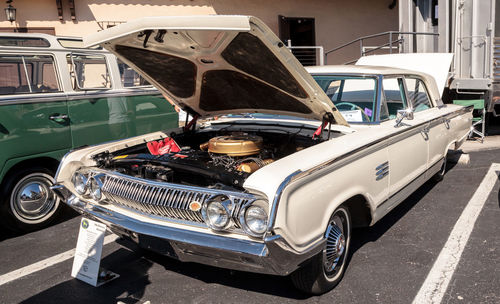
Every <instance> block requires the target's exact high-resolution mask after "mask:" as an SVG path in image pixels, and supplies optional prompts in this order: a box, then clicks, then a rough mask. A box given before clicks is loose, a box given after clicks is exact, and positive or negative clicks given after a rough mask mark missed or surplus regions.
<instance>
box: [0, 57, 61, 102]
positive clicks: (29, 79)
mask: <svg viewBox="0 0 500 304" xmlns="http://www.w3.org/2000/svg"><path fill="white" fill-rule="evenodd" d="M0 71H1V72H0V95H8V94H34V93H53V92H59V91H60V88H59V82H58V81H57V74H56V71H55V68H54V59H53V58H52V56H49V55H37V56H33V55H26V56H16V55H3V56H0Z"/></svg>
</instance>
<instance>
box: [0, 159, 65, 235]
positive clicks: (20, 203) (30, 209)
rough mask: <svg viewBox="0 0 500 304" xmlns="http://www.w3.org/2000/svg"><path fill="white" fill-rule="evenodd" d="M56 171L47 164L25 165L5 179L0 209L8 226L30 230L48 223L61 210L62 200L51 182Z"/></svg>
mask: <svg viewBox="0 0 500 304" xmlns="http://www.w3.org/2000/svg"><path fill="white" fill-rule="evenodd" d="M53 183H54V178H53V172H51V171H50V170H48V169H46V168H42V167H34V168H26V169H22V170H20V171H18V172H16V173H14V174H13V175H11V176H9V177H8V178H7V180H6V182H5V184H4V185H5V188H4V195H3V197H2V198H1V200H2V201H1V206H0V210H1V212H2V217H3V218H4V220H3V221H2V222H3V224H4V226H6V228H7V229H10V230H14V231H20V232H28V231H33V230H36V229H40V228H43V227H46V226H48V225H49V224H50V223H51V222H52V221H53V220H54V219H55V218H56V217H57V216H58V214H59V212H60V209H61V208H60V202H59V198H58V197H57V195H55V193H54V192H52V190H50V186H52V185H53Z"/></svg>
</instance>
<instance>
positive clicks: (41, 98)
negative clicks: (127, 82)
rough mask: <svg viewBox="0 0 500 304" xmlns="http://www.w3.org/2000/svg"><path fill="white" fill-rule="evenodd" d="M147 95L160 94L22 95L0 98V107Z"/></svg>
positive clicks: (146, 92)
mask: <svg viewBox="0 0 500 304" xmlns="http://www.w3.org/2000/svg"><path fill="white" fill-rule="evenodd" d="M147 95H158V96H161V93H160V92H159V91H158V90H156V89H152V90H146V89H143V90H135V89H132V90H122V89H121V90H119V91H117V90H112V89H109V90H106V92H96V93H90V94H89V93H87V94H81V93H80V94H79V93H69V94H67V93H64V92H57V93H37V94H22V95H15V96H12V95H9V96H7V97H2V96H0V106H3V105H16V104H29V103H42V102H56V101H66V100H67V101H70V100H82V99H97V98H112V97H134V96H147Z"/></svg>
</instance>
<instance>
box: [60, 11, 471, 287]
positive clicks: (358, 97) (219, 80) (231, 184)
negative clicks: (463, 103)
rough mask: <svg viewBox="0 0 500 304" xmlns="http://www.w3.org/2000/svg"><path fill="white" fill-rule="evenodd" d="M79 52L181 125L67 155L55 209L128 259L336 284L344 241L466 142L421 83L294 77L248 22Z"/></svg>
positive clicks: (330, 70)
mask: <svg viewBox="0 0 500 304" xmlns="http://www.w3.org/2000/svg"><path fill="white" fill-rule="evenodd" d="M84 41H85V43H86V44H87V45H96V44H100V45H102V46H103V47H104V48H106V49H108V50H109V51H111V52H113V53H114V54H116V56H117V57H118V58H120V59H121V60H122V61H124V62H125V63H127V64H128V65H129V66H132V67H133V68H134V69H136V70H137V71H138V72H139V73H140V74H141V75H142V76H143V77H145V78H146V79H147V80H148V81H149V82H151V83H153V84H154V85H155V86H156V87H157V88H158V89H160V90H161V91H162V92H163V94H164V95H165V96H166V98H168V99H169V100H170V101H171V102H172V103H175V104H176V105H178V106H179V107H181V108H182V109H184V111H186V112H188V113H189V114H190V115H192V116H193V117H194V119H193V120H191V121H190V122H188V123H187V124H186V126H185V127H183V128H178V129H174V130H166V131H159V132H156V133H151V134H148V135H144V136H138V137H134V138H129V139H124V140H121V141H115V142H111V143H105V144H101V145H97V146H92V147H87V148H84V149H80V150H76V151H73V152H71V153H69V154H67V155H66V156H65V157H64V159H63V161H62V163H61V166H60V167H59V170H58V173H57V176H56V182H57V184H56V185H55V186H54V187H53V189H54V190H55V191H56V192H57V193H58V195H59V196H61V197H62V198H63V199H64V200H65V201H67V203H68V204H69V205H70V206H71V207H73V208H74V209H76V210H78V211H79V212H81V213H82V214H83V215H84V216H86V217H89V218H91V219H94V220H97V221H99V222H102V223H104V224H106V225H107V226H108V228H109V229H110V230H111V231H112V232H114V233H116V234H118V235H120V236H122V237H123V238H126V239H129V240H132V241H135V242H137V243H138V244H139V245H140V246H142V247H144V248H149V249H152V250H155V251H158V252H160V253H162V254H165V255H168V256H171V257H174V258H177V259H179V260H181V261H190V262H198V263H203V264H208V265H213V266H218V267H224V268H229V269H236V270H244V271H251V272H259V273H267V274H277V275H283V276H284V275H289V274H291V275H292V280H293V282H294V284H295V285H296V287H297V288H299V289H301V290H303V291H305V292H309V293H314V294H320V293H324V292H326V291H328V290H330V289H331V288H333V287H334V286H335V285H336V284H337V283H338V282H339V281H340V279H341V277H342V275H343V273H344V269H345V267H346V260H347V256H348V254H349V243H350V241H351V229H352V227H357V226H370V225H373V224H374V223H375V222H377V221H378V220H379V219H380V218H382V217H383V216H384V215H385V214H387V213H388V212H389V211H390V210H391V209H393V208H394V207H395V206H396V205H398V204H399V203H400V202H401V201H403V200H404V199H405V198H406V197H407V196H408V195H410V194H411V193H412V192H413V191H414V190H416V189H417V188H418V187H419V186H420V185H422V184H423V183H424V182H425V181H426V180H428V179H429V178H431V177H432V176H436V177H437V178H438V179H439V178H440V177H442V175H443V174H444V172H445V165H446V161H445V160H446V155H447V151H448V149H450V148H456V147H458V146H460V144H461V143H462V142H463V141H464V140H465V138H466V135H467V133H468V132H469V130H470V128H471V109H470V108H464V107H459V106H455V105H444V104H443V103H442V101H441V99H440V92H439V91H438V89H437V86H436V84H435V81H434V78H433V77H431V76H429V75H427V74H423V73H419V72H412V71H407V70H400V69H395V68H382V67H370V66H325V67H317V68H311V69H310V70H309V72H310V73H308V72H307V71H306V70H305V69H304V67H302V65H301V64H300V63H299V62H298V61H297V60H296V58H295V57H294V56H293V55H292V54H291V53H290V51H289V50H288V49H286V47H284V45H283V43H282V42H281V41H280V40H279V39H278V38H277V37H276V36H275V35H274V34H273V33H272V32H271V30H270V29H269V28H268V27H267V26H266V25H265V24H264V23H263V22H261V21H260V20H258V19H256V18H254V17H247V16H196V17H151V18H144V19H140V20H136V21H131V22H129V23H126V24H122V25H119V26H116V27H113V28H110V29H107V30H104V31H102V32H99V33H96V34H94V35H92V36H90V37H87V38H86V39H85V40H84ZM311 74H312V76H311ZM213 117H219V119H215V120H210V119H208V118H213ZM199 119H204V122H202V123H201V122H198V123H197V121H198V120H199Z"/></svg>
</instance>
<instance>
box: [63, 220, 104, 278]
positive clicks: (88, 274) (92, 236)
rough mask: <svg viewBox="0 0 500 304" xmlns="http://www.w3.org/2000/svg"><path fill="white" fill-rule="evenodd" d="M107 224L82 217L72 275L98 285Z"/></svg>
mask: <svg viewBox="0 0 500 304" xmlns="http://www.w3.org/2000/svg"><path fill="white" fill-rule="evenodd" d="M105 232H106V225H104V224H101V223H98V222H95V221H92V220H89V219H86V218H82V221H81V222H80V233H79V234H78V241H77V243H76V252H75V259H74V260H73V269H72V270H71V276H72V277H74V278H77V279H80V280H82V281H84V282H86V283H88V284H90V285H92V286H97V281H98V279H99V264H100V263H101V254H102V246H103V242H104V233H105Z"/></svg>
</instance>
